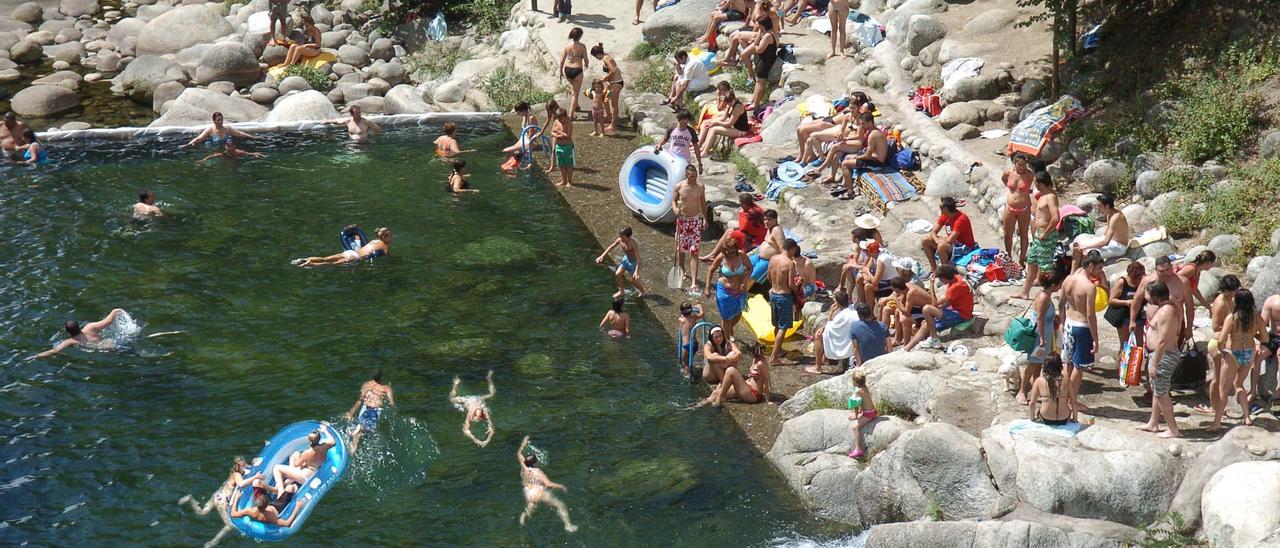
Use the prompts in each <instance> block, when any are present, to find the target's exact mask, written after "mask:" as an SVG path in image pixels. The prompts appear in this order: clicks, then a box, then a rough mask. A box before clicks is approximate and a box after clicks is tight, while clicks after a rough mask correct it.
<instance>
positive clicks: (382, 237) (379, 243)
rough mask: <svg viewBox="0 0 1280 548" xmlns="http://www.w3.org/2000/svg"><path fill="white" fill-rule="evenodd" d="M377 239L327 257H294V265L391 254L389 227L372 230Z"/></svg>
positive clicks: (325, 263)
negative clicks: (358, 247)
mask: <svg viewBox="0 0 1280 548" xmlns="http://www.w3.org/2000/svg"><path fill="white" fill-rule="evenodd" d="M373 234H374V235H375V236H377V239H375V240H373V241H371V242H369V243H367V244H364V245H363V246H360V249H346V250H343V251H342V253H336V254H333V255H329V256H327V257H307V258H305V259H294V260H293V265H294V266H324V265H331V264H345V263H350V262H353V261H358V260H360V259H375V258H378V257H381V256H383V255H390V254H391V229H389V228H387V227H381V228H379V229H378V230H375V231H373Z"/></svg>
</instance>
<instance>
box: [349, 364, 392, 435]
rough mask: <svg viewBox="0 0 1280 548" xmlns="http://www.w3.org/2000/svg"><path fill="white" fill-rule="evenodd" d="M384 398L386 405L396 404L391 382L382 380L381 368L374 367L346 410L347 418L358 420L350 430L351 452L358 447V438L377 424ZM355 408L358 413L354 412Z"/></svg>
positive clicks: (380, 416) (371, 430)
mask: <svg viewBox="0 0 1280 548" xmlns="http://www.w3.org/2000/svg"><path fill="white" fill-rule="evenodd" d="M384 399H385V400H386V402H387V405H395V404H396V398H395V397H394V396H393V395H392V394H391V383H387V382H383V381H382V370H381V369H374V370H373V375H372V376H370V377H369V380H367V381H365V382H364V384H362V385H360V397H358V398H356V403H355V405H353V406H351V410H350V411H347V420H352V419H356V420H359V424H357V425H353V426H352V427H351V431H350V435H351V452H352V453H355V452H356V450H357V449H359V448H360V438H362V437H364V434H365V432H373V429H374V428H376V427H377V426H378V419H380V418H382V408H383V405H382V401H383V400H384ZM357 410H358V411H359V414H357V413H356V411H357ZM357 417H358V418H357Z"/></svg>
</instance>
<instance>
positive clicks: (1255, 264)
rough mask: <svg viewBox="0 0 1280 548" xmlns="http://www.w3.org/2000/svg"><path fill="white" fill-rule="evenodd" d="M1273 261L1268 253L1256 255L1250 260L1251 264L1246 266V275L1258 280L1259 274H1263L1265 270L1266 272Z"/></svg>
mask: <svg viewBox="0 0 1280 548" xmlns="http://www.w3.org/2000/svg"><path fill="white" fill-rule="evenodd" d="M1271 263H1272V260H1271V257H1268V256H1266V255H1259V256H1257V257H1254V258H1252V259H1250V260H1249V266H1248V267H1246V268H1245V276H1247V277H1248V278H1249V279H1250V280H1256V279H1258V276H1261V275H1262V273H1263V272H1266V271H1267V270H1268V269H1270V268H1272V264H1271ZM1277 268H1280V266H1277Z"/></svg>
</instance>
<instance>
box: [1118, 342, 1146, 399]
mask: <svg viewBox="0 0 1280 548" xmlns="http://www.w3.org/2000/svg"><path fill="white" fill-rule="evenodd" d="M1120 359H1121V360H1122V361H1121V362H1120V384H1123V385H1125V386H1138V385H1139V384H1142V367H1143V365H1144V364H1146V361H1147V349H1146V348H1144V347H1143V346H1142V345H1140V344H1138V338H1137V336H1136V335H1134V334H1132V333H1130V334H1129V340H1127V341H1125V343H1124V344H1123V345H1122V346H1121V347H1120Z"/></svg>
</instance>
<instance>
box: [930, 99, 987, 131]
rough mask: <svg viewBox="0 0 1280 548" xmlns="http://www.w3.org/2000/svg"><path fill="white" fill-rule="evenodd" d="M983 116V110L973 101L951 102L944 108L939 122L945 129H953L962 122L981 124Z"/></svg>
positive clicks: (939, 116) (972, 124) (974, 124)
mask: <svg viewBox="0 0 1280 548" xmlns="http://www.w3.org/2000/svg"><path fill="white" fill-rule="evenodd" d="M982 117H983V114H982V111H980V110H978V107H977V106H975V105H973V104H971V103H951V104H949V105H947V106H945V107H943V108H942V113H941V114H939V115H938V124H939V125H941V126H942V127H943V129H951V128H953V127H956V126H958V125H960V124H969V125H971V126H980V125H982Z"/></svg>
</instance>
